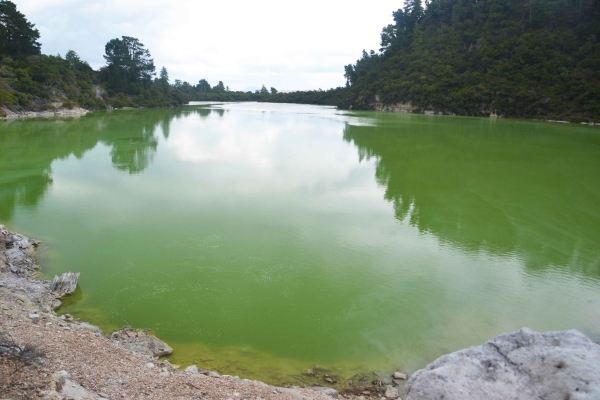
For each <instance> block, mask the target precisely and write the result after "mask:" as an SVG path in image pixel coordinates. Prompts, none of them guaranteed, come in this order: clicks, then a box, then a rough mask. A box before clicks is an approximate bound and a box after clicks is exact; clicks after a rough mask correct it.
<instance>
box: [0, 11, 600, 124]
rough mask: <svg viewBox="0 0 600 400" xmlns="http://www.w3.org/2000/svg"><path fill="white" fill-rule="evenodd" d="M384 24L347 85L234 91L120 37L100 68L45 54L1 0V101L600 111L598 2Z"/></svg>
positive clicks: (556, 115)
mask: <svg viewBox="0 0 600 400" xmlns="http://www.w3.org/2000/svg"><path fill="white" fill-rule="evenodd" d="M393 17H394V23H393V24H390V25H388V26H386V27H385V28H383V31H382V33H381V48H380V49H379V51H374V50H371V51H370V52H367V51H365V50H363V53H362V57H361V58H360V59H359V60H357V62H356V63H355V64H350V65H347V66H345V67H344V70H345V74H344V76H345V77H346V80H347V84H346V87H339V88H333V89H329V90H314V91H296V92H289V93H281V92H278V91H277V90H276V89H275V88H270V89H268V88H267V87H265V86H263V87H262V89H261V90H256V91H254V92H250V91H247V92H242V91H231V90H229V87H227V86H225V84H224V83H223V82H222V81H219V83H218V84H217V85H215V86H211V85H210V84H209V83H208V82H207V81H206V80H204V79H201V80H200V81H199V82H198V83H197V84H195V85H193V84H190V83H188V82H182V81H180V80H178V79H176V80H175V81H174V83H170V81H169V74H168V72H167V70H166V69H165V68H164V67H163V68H162V69H161V71H160V73H159V74H158V76H156V69H155V66H154V61H153V60H152V58H151V55H150V52H149V50H148V49H146V48H145V47H144V45H143V44H142V43H141V42H140V41H139V40H138V39H136V38H132V37H128V36H122V37H121V38H116V39H112V40H110V41H109V42H108V43H107V44H106V47H105V51H106V54H105V56H104V58H105V59H106V63H107V64H106V66H104V67H102V68H100V69H99V70H97V71H96V70H93V69H92V68H91V67H90V65H89V64H88V63H87V62H85V61H83V60H81V59H80V58H79V56H78V55H77V53H75V52H74V51H72V50H70V51H69V52H68V53H67V54H66V55H65V57H61V56H60V55H57V56H51V55H44V54H41V53H40V47H41V46H40V43H39V39H40V35H39V32H38V30H37V29H35V26H34V25H33V24H32V23H30V22H29V21H27V19H26V18H25V16H24V15H23V14H22V13H20V12H19V11H18V10H17V9H16V6H15V4H14V3H12V2H10V1H8V0H0V103H1V105H3V106H5V107H8V108H10V109H12V110H14V111H18V110H48V109H53V108H55V107H57V106H63V107H68V108H70V107H74V106H81V107H84V108H87V109H99V108H105V107H118V108H119V107H140V106H142V107H164V106H172V105H178V104H185V103H187V102H189V101H268V102H277V103H307V104H320V105H336V106H338V107H340V108H347V109H367V110H368V109H384V108H385V107H386V106H392V105H396V104H403V105H404V107H403V108H405V109H411V110H413V111H417V112H419V111H433V112H438V113H447V114H458V115H479V116H488V115H499V116H506V117H516V118H535V119H555V120H568V121H577V122H579V121H581V122H586V121H596V122H598V121H600V67H599V66H600V2H598V1H597V0H520V1H514V0H431V1H428V0H425V5H423V3H422V1H421V0H408V1H407V2H406V4H405V6H404V8H402V9H399V10H397V11H395V12H394V13H393Z"/></svg>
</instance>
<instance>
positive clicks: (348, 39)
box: [13, 0, 402, 90]
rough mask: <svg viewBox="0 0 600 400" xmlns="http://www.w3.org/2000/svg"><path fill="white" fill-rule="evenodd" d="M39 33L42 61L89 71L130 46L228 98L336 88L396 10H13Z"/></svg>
mask: <svg viewBox="0 0 600 400" xmlns="http://www.w3.org/2000/svg"><path fill="white" fill-rule="evenodd" d="M13 1H15V3H16V4H17V7H18V9H19V10H20V11H21V12H23V13H24V14H25V15H26V17H27V18H28V19H29V20H30V21H31V22H33V23H34V24H35V25H36V27H37V28H38V29H39V30H40V34H41V43H42V52H43V53H45V54H57V53H60V54H61V55H63V56H64V54H65V53H66V52H67V50H70V49H73V50H75V51H76V52H77V53H78V54H79V55H80V56H81V58H82V59H84V60H86V61H88V62H89V63H90V65H91V66H92V67H94V68H98V67H101V66H102V65H104V59H103V58H102V55H103V54H104V45H105V44H106V42H107V41H109V40H110V39H113V38H115V37H120V36H123V35H125V36H133V37H136V38H138V39H139V40H140V41H141V42H142V43H143V44H144V45H145V46H146V48H148V49H149V50H150V52H151V54H152V57H153V58H154V63H155V65H156V67H157V71H158V70H160V68H161V67H162V66H166V67H167V70H168V71H169V76H170V78H171V82H173V80H174V79H181V80H186V81H188V82H190V83H192V84H196V83H197V82H198V80H200V79H202V78H204V79H206V80H208V81H209V82H210V84H211V85H213V86H214V85H215V84H217V82H218V81H219V80H222V81H223V82H224V83H225V85H228V86H229V87H230V88H231V89H232V90H246V89H248V88H258V87H260V86H261V85H263V84H265V85H266V86H267V87H271V86H274V87H276V88H277V89H279V90H302V89H318V88H323V89H328V88H330V87H336V86H342V85H344V84H345V80H344V76H343V75H344V65H346V64H349V63H354V62H355V61H356V59H357V58H358V57H359V56H360V54H361V51H362V49H363V48H364V49H367V50H370V49H374V50H377V49H378V48H379V33H380V32H381V29H382V28H383V27H384V26H385V25H387V24H389V23H391V22H392V16H391V15H392V11H394V10H396V9H398V8H400V7H402V0H372V1H370V2H362V1H361V2H358V1H348V0H303V1H295V2H293V1H289V2H288V1H273V0H215V1H198V0H196V1H192V0H187V1H186V0H13Z"/></svg>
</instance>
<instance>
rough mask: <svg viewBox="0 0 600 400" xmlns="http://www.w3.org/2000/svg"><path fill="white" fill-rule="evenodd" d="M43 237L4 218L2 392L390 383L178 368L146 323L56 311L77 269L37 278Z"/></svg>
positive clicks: (271, 392)
mask: <svg viewBox="0 0 600 400" xmlns="http://www.w3.org/2000/svg"><path fill="white" fill-rule="evenodd" d="M39 245H41V242H38V241H36V240H33V239H29V238H27V237H25V236H23V235H20V234H18V233H13V232H10V231H9V230H8V229H6V228H5V227H4V225H0V393H2V394H3V395H5V396H6V395H9V397H10V396H13V397H10V398H31V397H33V396H34V395H35V396H36V397H41V398H43V399H67V398H69V399H87V398H89V399H113V398H123V397H125V398H129V397H132V398H149V399H154V398H156V399H163V398H186V399H187V398H200V397H201V398H209V399H235V398H238V397H239V398H257V397H258V398H261V399H300V400H302V399H307V400H308V399H315V400H327V399H331V398H332V397H334V398H338V397H341V398H347V399H367V398H377V399H380V398H382V396H384V393H385V392H386V390H387V388H386V386H385V385H384V383H382V382H376V384H374V385H373V386H365V387H362V386H361V387H347V388H345V389H341V390H340V391H338V390H336V389H333V388H330V387H325V386H310V387H299V386H288V385H286V387H277V386H272V385H268V384H266V383H264V382H261V381H256V380H248V379H240V378H239V377H237V376H229V375H220V374H219V373H218V372H216V371H210V370H206V369H203V368H200V367H199V366H196V365H192V366H189V367H187V368H185V370H180V369H179V368H177V367H176V366H173V365H171V364H170V363H169V361H168V360H162V361H161V360H160V359H159V357H162V356H166V355H168V354H171V353H172V352H173V349H171V347H170V346H169V345H168V344H166V343H165V342H163V341H161V340H160V339H158V338H157V337H156V336H154V335H153V334H152V331H150V330H148V329H135V328H131V327H125V328H121V329H119V330H117V331H115V332H112V333H108V334H105V333H104V332H102V330H101V329H100V328H99V327H97V326H94V325H91V324H89V323H87V322H82V321H79V320H78V319H77V318H73V317H72V316H71V315H69V314H64V315H61V316H59V315H57V313H56V311H55V310H57V309H59V308H60V307H61V305H62V302H61V298H63V297H64V296H68V295H69V294H70V293H73V292H74V291H75V288H76V285H77V278H78V276H79V274H78V273H65V274H63V275H61V277H55V279H54V281H49V280H37V279H36V278H35V277H36V275H37V274H38V272H39V271H40V267H39V266H38V265H37V264H36V259H35V252H36V250H37V248H38V246H39ZM7 343H9V344H11V346H12V345H14V346H15V347H14V348H21V349H33V352H34V353H36V352H37V353H39V354H38V355H37V356H36V357H34V358H33V359H27V358H26V357H21V356H20V355H19V354H17V353H18V352H17V353H7V352H6V351H4V350H3V347H1V346H2V345H3V344H4V345H6V344H7ZM4 348H6V346H5V347H4ZM3 351H4V353H3ZM19 357H21V358H22V359H21V358H19ZM19 362H20V364H19V365H20V366H19V365H17V364H18V363H19ZM15 363H17V364H15ZM13 364H14V365H15V367H14V369H13ZM311 372H312V373H313V374H319V373H320V371H313V370H309V371H308V373H309V374H310V373H311ZM398 373H399V372H398ZM400 375H403V376H402V378H401V380H399V381H398V382H400V383H401V384H397V385H396V386H397V387H398V389H400V394H402V393H403V386H404V384H405V382H406V379H407V378H408V377H407V376H406V375H404V374H400ZM328 376H329V375H324V377H328ZM236 393H237V394H236ZM395 393H398V390H396V392H395Z"/></svg>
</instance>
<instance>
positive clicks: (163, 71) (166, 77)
mask: <svg viewBox="0 0 600 400" xmlns="http://www.w3.org/2000/svg"><path fill="white" fill-rule="evenodd" d="M159 76H160V80H161V81H162V82H166V83H169V73H168V72H167V69H166V68H165V67H162V69H161V70H160V75H159Z"/></svg>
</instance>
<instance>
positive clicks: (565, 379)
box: [406, 328, 600, 400]
mask: <svg viewBox="0 0 600 400" xmlns="http://www.w3.org/2000/svg"><path fill="white" fill-rule="evenodd" d="M406 392H407V397H406V400H420V399H428V400H436V399H440V400H441V399H444V400H479V399H485V400H496V399H498V400H500V399H501V400H513V399H515V400H516V399H518V400H539V399H544V400H564V399H571V400H592V399H600V345H597V344H595V343H594V342H592V341H591V340H589V339H588V338H587V337H586V336H584V335H583V334H582V333H581V332H579V331H576V330H569V331H564V332H546V333H538V332H534V331H532V330H531V329H527V328H523V329H521V330H520V331H517V332H513V333H507V334H504V335H500V336H498V337H497V338H495V339H493V340H490V341H489V342H486V343H484V344H483V345H481V346H478V347H471V348H469V349H465V350H461V351H458V352H455V353H451V354H448V355H445V356H442V357H440V358H438V359H437V360H435V361H434V362H432V363H431V364H429V365H428V366H427V367H426V368H424V369H422V370H419V371H417V372H415V373H414V374H413V375H412V377H411V378H410V380H409V381H408V383H407V386H406Z"/></svg>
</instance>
